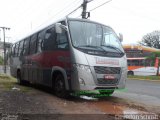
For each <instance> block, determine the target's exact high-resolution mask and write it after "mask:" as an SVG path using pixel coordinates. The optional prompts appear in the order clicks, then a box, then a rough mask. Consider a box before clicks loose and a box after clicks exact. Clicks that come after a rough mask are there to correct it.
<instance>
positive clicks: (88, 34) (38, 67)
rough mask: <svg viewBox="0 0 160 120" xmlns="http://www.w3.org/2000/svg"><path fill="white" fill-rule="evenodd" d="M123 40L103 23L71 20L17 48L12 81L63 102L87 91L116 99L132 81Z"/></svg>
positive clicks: (11, 59)
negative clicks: (50, 93) (49, 90)
mask: <svg viewBox="0 0 160 120" xmlns="http://www.w3.org/2000/svg"><path fill="white" fill-rule="evenodd" d="M121 38H122V36H121V37H118V36H117V35H116V33H115V32H114V31H113V29H112V28H111V27H109V26H106V25H103V24H101V23H97V22H94V21H91V20H87V19H75V18H65V19H63V20H60V21H58V22H56V23H53V24H51V25H49V26H47V27H45V28H43V29H41V30H39V31H37V32H35V33H33V34H31V35H29V36H27V37H25V38H24V39H21V40H20V41H18V42H16V43H14V44H13V46H12V48H11V58H10V70H11V75H12V76H14V77H16V78H17V81H18V83H19V84H23V83H24V81H27V82H29V83H33V84H41V85H44V86H47V87H51V88H53V90H54V92H55V94H56V95H57V96H59V97H66V96H68V94H69V93H71V92H75V91H82V90H84V91H90V90H95V91H98V92H99V93H100V94H104V91H103V90H110V92H109V94H112V93H113V92H114V90H115V89H118V88H124V87H125V82H126V78H127V59H126V55H125V53H124V50H123V47H122V45H121V40H122V39H121ZM101 90H102V91H103V92H101ZM107 93H108V92H107Z"/></svg>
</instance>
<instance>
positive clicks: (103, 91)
mask: <svg viewBox="0 0 160 120" xmlns="http://www.w3.org/2000/svg"><path fill="white" fill-rule="evenodd" d="M99 92H100V94H101V95H104V96H106V97H107V96H111V95H112V94H113V93H114V90H99Z"/></svg>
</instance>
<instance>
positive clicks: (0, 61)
mask: <svg viewBox="0 0 160 120" xmlns="http://www.w3.org/2000/svg"><path fill="white" fill-rule="evenodd" d="M3 62H4V60H3V58H2V56H0V65H3Z"/></svg>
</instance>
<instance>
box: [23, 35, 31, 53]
mask: <svg viewBox="0 0 160 120" xmlns="http://www.w3.org/2000/svg"><path fill="white" fill-rule="evenodd" d="M29 41H30V37H28V38H26V39H25V42H24V51H23V55H28V53H29Z"/></svg>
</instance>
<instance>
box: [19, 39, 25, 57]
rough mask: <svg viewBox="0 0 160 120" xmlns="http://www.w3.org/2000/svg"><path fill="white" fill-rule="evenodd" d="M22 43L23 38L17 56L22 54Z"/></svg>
mask: <svg viewBox="0 0 160 120" xmlns="http://www.w3.org/2000/svg"><path fill="white" fill-rule="evenodd" d="M23 43H24V40H22V41H21V42H20V44H19V51H18V56H22V52H23Z"/></svg>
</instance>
